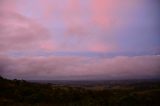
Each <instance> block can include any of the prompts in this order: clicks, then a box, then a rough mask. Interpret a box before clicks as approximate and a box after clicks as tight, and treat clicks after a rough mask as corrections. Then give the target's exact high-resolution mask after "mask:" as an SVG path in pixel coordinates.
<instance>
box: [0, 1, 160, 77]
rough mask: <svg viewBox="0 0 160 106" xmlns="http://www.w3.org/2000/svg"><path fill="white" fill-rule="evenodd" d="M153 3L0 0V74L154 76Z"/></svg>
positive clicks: (159, 28) (157, 27)
mask: <svg viewBox="0 0 160 106" xmlns="http://www.w3.org/2000/svg"><path fill="white" fill-rule="evenodd" d="M159 8H160V1H159V0H0V75H2V76H4V77H7V78H10V79H14V78H16V79H26V80H31V79H41V80H43V79H46V80H81V79H85V80H90V79H94V80H96V79H97V80H99V79H133V78H138V79H144V78H159V77H160V12H159V10H160V9H159Z"/></svg>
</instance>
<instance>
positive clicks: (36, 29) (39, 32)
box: [0, 11, 50, 52]
mask: <svg viewBox="0 0 160 106" xmlns="http://www.w3.org/2000/svg"><path fill="white" fill-rule="evenodd" d="M46 41H47V42H50V35H49V32H48V31H47V30H46V29H45V28H44V27H43V26H41V25H40V24H37V23H35V22H34V21H33V20H31V19H28V18H26V17H24V16H22V15H20V14H18V13H15V12H11V11H1V15H0V51H1V52H2V51H6V50H9V51H10V50H14V51H16V50H27V51H28V50H35V49H37V50H38V49H41V44H42V43H43V42H46Z"/></svg>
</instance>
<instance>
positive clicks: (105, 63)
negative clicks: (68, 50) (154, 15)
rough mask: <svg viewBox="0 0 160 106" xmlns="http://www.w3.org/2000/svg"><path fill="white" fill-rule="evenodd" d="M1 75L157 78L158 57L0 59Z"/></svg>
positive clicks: (54, 77)
mask: <svg viewBox="0 0 160 106" xmlns="http://www.w3.org/2000/svg"><path fill="white" fill-rule="evenodd" d="M0 70H1V71H0V74H1V75H3V76H5V77H8V78H23V79H61V80H62V79H134V78H141V79H143V78H158V77H160V56H158V55H157V56H156V55H155V56H133V57H128V56H117V57H113V58H89V57H77V56H76V57H74V56H64V57H63V56H60V57H58V56H48V57H44V56H32V57H30V56H28V57H26V56H25V57H6V56H1V57H0Z"/></svg>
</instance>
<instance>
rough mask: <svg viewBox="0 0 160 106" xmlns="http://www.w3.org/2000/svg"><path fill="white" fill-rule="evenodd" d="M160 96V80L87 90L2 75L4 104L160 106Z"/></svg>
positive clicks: (0, 86) (0, 88)
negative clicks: (10, 78) (13, 78)
mask: <svg viewBox="0 0 160 106" xmlns="http://www.w3.org/2000/svg"><path fill="white" fill-rule="evenodd" d="M144 85H145V86H144ZM95 88H96V89H95ZM159 98H160V83H159V82H157V83H154V84H153V85H152V84H148V85H147V83H145V84H143V86H141V85H136V84H135V85H132V86H123V84H122V85H118V86H116V85H114V86H113V87H112V88H110V89H107V88H105V89H101V88H99V87H98V86H97V85H95V87H94V89H86V88H85V87H83V86H81V87H73V86H69V85H68V86H67V85H61V86H53V85H52V84H39V83H31V82H27V81H24V80H8V79H4V78H2V77H0V106H160V102H159Z"/></svg>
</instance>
